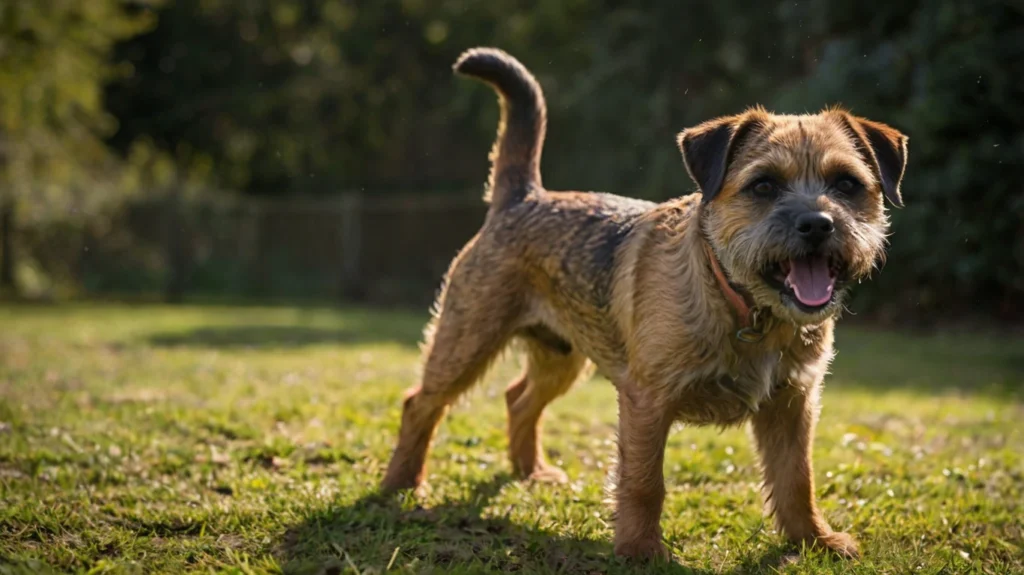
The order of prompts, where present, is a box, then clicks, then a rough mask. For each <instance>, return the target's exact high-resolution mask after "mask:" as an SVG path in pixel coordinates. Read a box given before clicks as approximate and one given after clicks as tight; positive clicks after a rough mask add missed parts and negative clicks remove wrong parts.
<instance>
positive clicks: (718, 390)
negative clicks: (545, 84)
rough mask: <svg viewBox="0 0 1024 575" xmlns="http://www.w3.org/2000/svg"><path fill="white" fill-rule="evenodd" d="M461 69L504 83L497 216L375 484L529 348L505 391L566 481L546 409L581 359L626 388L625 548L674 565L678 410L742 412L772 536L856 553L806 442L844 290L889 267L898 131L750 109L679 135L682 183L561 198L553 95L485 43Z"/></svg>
mask: <svg viewBox="0 0 1024 575" xmlns="http://www.w3.org/2000/svg"><path fill="white" fill-rule="evenodd" d="M454 70H455V71H456V73H458V74H461V75H465V76H469V77H473V78H476V79H478V80H481V81H483V82H486V83H488V84H490V85H491V86H492V87H493V88H494V89H495V90H496V91H497V93H498V95H499V97H500V102H501V121H500V124H499V127H498V135H497V139H496V141H495V144H494V148H493V150H492V152H491V161H492V166H491V173H490V176H489V180H488V185H487V192H486V194H485V198H484V199H485V201H487V202H489V208H488V212H487V216H486V218H485V221H484V223H483V225H482V227H481V229H480V231H479V232H478V233H477V235H476V236H475V237H473V238H472V239H471V240H470V241H469V242H468V244H467V245H466V246H465V247H464V248H463V249H462V250H461V251H460V252H459V254H458V255H457V256H456V257H455V259H454V261H453V262H452V264H451V267H450V269H449V270H448V273H447V275H446V281H445V284H444V287H443V288H442V290H441V291H440V295H439V298H438V301H437V303H436V305H435V308H434V314H433V319H432V320H431V322H430V324H429V325H428V327H427V329H426V330H425V335H426V341H425V345H424V352H425V357H424V361H423V371H422V376H421V377H422V379H421V381H420V384H419V385H418V386H416V387H414V388H413V389H411V390H410V391H409V392H408V394H407V395H406V397H405V400H404V403H403V409H402V420H401V429H400V431H399V437H398V442H397V446H396V447H395V450H394V453H393V455H392V458H391V461H390V463H389V465H388V468H387V471H386V474H385V476H384V479H383V482H382V486H381V490H382V492H384V493H393V492H395V491H398V490H403V489H411V488H415V487H417V486H419V485H420V484H421V482H422V481H423V479H424V474H425V460H426V457H427V452H428V450H429V448H430V445H431V442H432V439H433V436H434V433H435V430H436V428H437V426H438V424H439V422H440V421H441V419H442V417H443V416H444V414H445V413H446V411H447V409H448V406H449V405H450V404H451V403H452V402H453V401H454V400H455V399H456V398H457V397H459V395H460V394H461V393H463V392H464V391H466V390H467V389H469V388H470V386H472V385H473V384H474V383H475V382H477V381H478V380H479V379H480V378H481V376H482V375H483V374H484V372H485V371H486V369H487V367H488V365H489V364H490V363H491V361H492V360H493V358H494V357H495V356H496V355H497V354H498V353H499V352H500V351H501V350H502V349H504V348H505V347H506V346H507V345H508V344H509V343H510V342H511V341H513V340H517V341H519V342H521V343H522V344H524V346H525V354H526V359H527V361H526V368H525V370H524V372H523V374H522V375H521V376H520V377H519V378H518V379H517V380H515V381H514V382H512V384H511V385H510V386H509V387H508V389H507V391H506V392H505V399H506V402H507V409H508V437H509V456H510V459H511V466H512V469H513V471H514V473H515V474H516V475H518V476H520V477H522V478H529V479H533V480H539V481H564V480H565V479H566V476H565V473H564V472H562V471H561V470H559V469H558V468H556V467H554V466H552V465H551V464H550V463H548V462H547V461H546V459H545V457H544V452H543V449H542V446H541V414H542V412H543V411H544V408H545V406H547V405H548V404H549V403H550V402H551V401H552V400H554V399H555V398H557V397H559V396H561V395H563V394H564V393H566V392H567V391H568V390H569V388H570V387H571V386H572V385H573V383H574V382H575V381H576V380H577V379H580V376H581V373H584V372H586V371H587V370H588V369H589V368H590V366H596V368H597V369H598V370H599V371H600V372H601V373H602V374H603V375H605V376H606V377H607V378H608V379H609V380H611V382H612V383H613V384H614V385H615V387H616V389H617V393H618V404H619V422H618V462H617V471H616V480H617V481H616V484H615V491H614V494H615V503H616V508H615V535H614V551H615V554H616V555H618V556H623V557H628V558H638V559H650V558H664V559H669V558H670V555H669V554H668V552H667V550H666V548H665V546H664V545H663V544H662V537H661V528H660V516H661V512H662V505H663V501H664V498H665V479H664V470H663V464H664V452H665V444H666V438H667V436H668V433H669V429H670V427H671V425H672V424H673V423H674V422H676V421H680V422H684V423H688V424H695V425H715V426H723V427H724V426H734V425H740V424H744V423H747V422H749V424H750V428H751V430H752V435H753V439H754V443H755V444H756V447H757V451H758V454H759V456H760V461H761V465H762V470H763V477H764V488H765V493H766V506H767V510H768V512H769V513H771V514H773V515H774V518H775V522H776V524H777V526H778V527H779V529H780V531H781V532H782V533H783V534H784V535H785V536H786V537H787V538H788V539H789V540H791V541H792V542H794V543H798V544H799V543H803V544H809V545H812V546H816V547H819V548H824V549H827V550H831V551H834V552H836V553H838V554H839V555H840V556H844V557H847V558H853V557H857V556H859V551H858V544H857V542H856V540H855V539H854V537H852V536H850V535H848V534H846V533H842V532H840V531H835V530H833V529H832V528H831V527H830V526H829V524H828V522H827V521H826V520H825V518H824V517H823V516H822V513H821V512H820V510H819V509H818V507H817V505H816V502H815V495H814V477H813V469H812V459H811V447H812V441H813V436H814V428H815V425H816V421H817V416H818V411H819V404H820V394H821V389H822V380H823V378H824V376H825V373H826V371H827V368H828V365H829V363H830V361H831V360H832V357H833V328H834V324H835V320H836V317H837V315H838V314H839V312H840V311H841V309H842V307H843V302H844V298H845V297H846V295H847V293H848V290H849V287H850V285H851V284H853V283H856V282H858V281H860V280H861V279H863V278H866V277H868V276H869V275H870V274H871V273H872V271H873V270H875V269H876V268H877V267H878V266H879V265H880V264H881V263H882V262H883V261H884V257H885V246H886V243H887V235H888V229H889V223H888V216H887V214H886V209H885V200H886V199H887V200H888V201H889V202H890V203H892V204H893V205H895V206H902V203H903V200H902V196H901V193H900V183H901V181H902V179H903V174H904V170H905V168H906V161H907V137H906V136H905V135H904V134H902V133H901V132H899V131H897V130H896V129H894V128H892V127H889V126H887V125H885V124H882V123H878V122H874V121H871V120H867V119H865V118H861V117H856V116H854V115H852V114H851V113H849V112H847V111H845V110H843V109H840V108H829V109H826V110H824V111H822V112H820V113H818V114H813V115H799V116H793V115H776V114H773V113H769V112H768V111H766V110H765V109H764V108H761V107H755V108H751V109H748V110H746V111H744V112H743V113H740V114H737V115H733V116H727V117H722V118H718V119H714V120H710V121H707V122H705V123H703V124H700V125H698V126H695V127H692V128H689V129H686V130H684V131H683V132H682V133H680V134H679V136H678V141H677V143H678V146H679V149H680V151H681V153H682V157H683V163H684V164H685V167H686V170H687V172H688V173H689V175H690V177H691V178H692V179H693V181H694V183H695V184H696V186H697V188H698V189H699V191H698V192H695V193H693V194H691V195H687V196H685V197H681V198H678V199H675V200H671V201H668V202H665V203H652V202H646V201H640V200H636V199H629V198H625V197H621V196H616V195H611V194H603V193H589V192H588V193H584V192H553V191H547V190H545V189H544V187H543V185H542V183H541V173H540V158H541V149H542V146H543V143H544V135H545V131H546V106H545V101H544V96H543V93H542V91H541V88H540V85H539V84H538V83H537V81H536V79H535V78H534V77H533V75H531V73H530V72H529V71H528V70H527V69H526V68H525V67H524V66H523V65H522V64H521V63H520V62H519V61H517V60H516V59H515V58H513V57H512V56H510V55H508V54H506V53H505V52H502V51H500V50H497V49H492V48H474V49H471V50H469V51H467V52H465V53H463V54H462V56H461V57H460V58H459V59H458V61H457V62H456V64H455V65H454Z"/></svg>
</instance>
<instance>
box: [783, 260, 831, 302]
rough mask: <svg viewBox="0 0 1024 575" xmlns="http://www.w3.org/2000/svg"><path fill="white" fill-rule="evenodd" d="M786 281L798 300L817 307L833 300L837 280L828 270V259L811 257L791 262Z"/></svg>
mask: <svg viewBox="0 0 1024 575" xmlns="http://www.w3.org/2000/svg"><path fill="white" fill-rule="evenodd" d="M786 281H787V282H788V283H789V285H790V287H792V288H793V293H794V294H796V299H798V300H800V303H802V304H804V305H806V306H812V307H816V306H819V305H823V304H825V303H828V300H830V299H832V288H833V287H835V283H836V280H835V278H834V277H832V272H831V271H830V270H829V269H828V259H827V258H825V257H822V256H809V257H805V258H800V259H794V260H789V275H788V276H786Z"/></svg>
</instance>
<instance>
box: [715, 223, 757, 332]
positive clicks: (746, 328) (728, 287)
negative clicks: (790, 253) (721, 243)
mask: <svg viewBox="0 0 1024 575" xmlns="http://www.w3.org/2000/svg"><path fill="white" fill-rule="evenodd" d="M704 251H705V253H707V255H708V260H709V261H710V262H711V271H712V272H714V275H715V279H716V280H718V286H719V287H720V288H721V289H722V295H724V296H725V299H726V301H728V302H729V304H730V305H731V306H732V308H733V310H735V311H736V315H737V316H738V317H739V321H740V329H739V330H738V331H737V332H736V339H738V340H740V341H743V342H746V343H756V342H759V341H761V340H762V339H764V334H765V332H767V331H768V329H767V328H768V326H767V325H761V323H762V322H761V321H760V320H761V314H760V313H759V312H760V310H757V309H752V308H751V307H750V306H749V305H747V300H746V299H745V298H744V297H743V296H742V295H740V293H739V292H738V291H736V289H735V288H733V287H732V284H730V283H729V280H728V278H726V277H725V272H723V271H722V266H721V265H719V263H718V256H716V255H715V251H714V249H712V248H711V244H710V243H709V242H707V241H705V242H704Z"/></svg>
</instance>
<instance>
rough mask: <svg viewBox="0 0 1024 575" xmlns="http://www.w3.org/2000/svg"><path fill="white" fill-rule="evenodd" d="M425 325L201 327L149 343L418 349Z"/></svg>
mask: <svg viewBox="0 0 1024 575" xmlns="http://www.w3.org/2000/svg"><path fill="white" fill-rule="evenodd" d="M421 329H422V325H420V326H418V327H412V326H411V325H410V324H408V323H407V322H388V321H382V322H374V323H372V324H371V323H370V322H369V321H365V322H364V321H346V322H345V324H344V325H342V326H338V327H318V326H316V327H315V326H303V325H244V324H243V325H223V326H206V327H199V328H196V329H193V330H190V331H185V332H167V333H158V334H153V335H151V336H149V337H148V340H147V341H148V343H149V344H150V345H154V346H157V347H202V348H213V349H232V348H300V347H307V346H313V345H357V344H370V343H396V344H399V345H402V346H406V347H415V346H416V345H417V344H418V343H419V341H420V338H421V331H420V330H421Z"/></svg>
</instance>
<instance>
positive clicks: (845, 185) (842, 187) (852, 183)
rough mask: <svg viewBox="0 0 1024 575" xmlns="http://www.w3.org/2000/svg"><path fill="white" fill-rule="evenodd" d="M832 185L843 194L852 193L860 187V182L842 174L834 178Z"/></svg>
mask: <svg viewBox="0 0 1024 575" xmlns="http://www.w3.org/2000/svg"><path fill="white" fill-rule="evenodd" d="M833 186H834V187H835V189H837V190H839V191H840V192H842V193H844V194H852V193H853V192H856V191H857V190H859V189H860V182H858V181H857V180H855V179H853V178H852V177H850V176H842V177H840V178H839V179H837V180H836V183H835V184H833Z"/></svg>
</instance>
